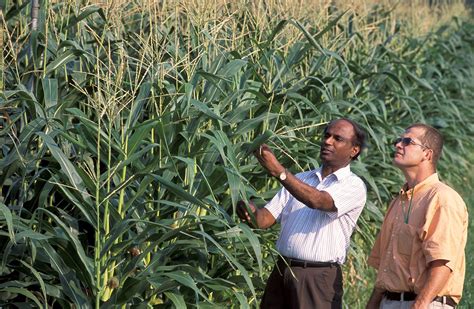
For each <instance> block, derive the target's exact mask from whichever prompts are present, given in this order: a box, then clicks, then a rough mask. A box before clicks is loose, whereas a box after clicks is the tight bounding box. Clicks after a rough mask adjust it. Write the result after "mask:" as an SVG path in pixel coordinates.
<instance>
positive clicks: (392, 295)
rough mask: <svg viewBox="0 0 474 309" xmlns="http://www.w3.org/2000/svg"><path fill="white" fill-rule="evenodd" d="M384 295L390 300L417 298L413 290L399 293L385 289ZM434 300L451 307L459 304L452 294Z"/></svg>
mask: <svg viewBox="0 0 474 309" xmlns="http://www.w3.org/2000/svg"><path fill="white" fill-rule="evenodd" d="M384 295H385V297H386V298H387V299H388V300H398V301H400V300H403V301H410V300H415V298H416V294H415V293H413V292H402V293H397V292H389V291H385V293H384ZM433 301H437V302H440V303H443V304H446V305H449V306H451V307H456V306H457V304H456V302H455V301H454V300H453V299H452V298H451V297H450V296H436V297H435V298H434V299H433Z"/></svg>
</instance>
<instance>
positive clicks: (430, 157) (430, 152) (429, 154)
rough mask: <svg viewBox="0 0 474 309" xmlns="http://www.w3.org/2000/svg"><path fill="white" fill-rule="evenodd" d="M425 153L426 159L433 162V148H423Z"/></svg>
mask: <svg viewBox="0 0 474 309" xmlns="http://www.w3.org/2000/svg"><path fill="white" fill-rule="evenodd" d="M423 153H424V157H423V159H424V160H427V161H429V162H433V149H429V148H427V149H425V150H423Z"/></svg>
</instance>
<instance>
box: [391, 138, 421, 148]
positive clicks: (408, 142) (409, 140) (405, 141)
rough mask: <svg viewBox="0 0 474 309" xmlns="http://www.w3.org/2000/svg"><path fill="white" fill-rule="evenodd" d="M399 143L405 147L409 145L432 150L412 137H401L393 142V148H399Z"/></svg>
mask: <svg viewBox="0 0 474 309" xmlns="http://www.w3.org/2000/svg"><path fill="white" fill-rule="evenodd" d="M398 143H402V145H403V147H405V146H408V145H416V146H420V147H423V148H427V149H430V147H428V146H425V145H423V144H419V143H417V142H415V141H414V140H413V139H412V138H411V137H399V138H397V139H396V140H394V141H393V146H397V144H398Z"/></svg>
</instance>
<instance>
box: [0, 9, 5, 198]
mask: <svg viewBox="0 0 474 309" xmlns="http://www.w3.org/2000/svg"><path fill="white" fill-rule="evenodd" d="M4 32H6V31H4V30H3V8H2V7H0V50H1V51H2V52H1V53H0V91H1V92H3V88H4V87H5V86H4V80H3V78H4V77H3V72H4V71H5V69H4V67H3V66H4V65H5V60H4V58H3V57H4V55H3V50H4V48H3V36H4ZM0 189H1V188H0Z"/></svg>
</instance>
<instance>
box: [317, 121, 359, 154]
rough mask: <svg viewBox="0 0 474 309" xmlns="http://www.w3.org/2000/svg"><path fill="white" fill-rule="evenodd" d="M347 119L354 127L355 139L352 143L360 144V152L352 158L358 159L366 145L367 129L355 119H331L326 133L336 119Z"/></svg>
mask: <svg viewBox="0 0 474 309" xmlns="http://www.w3.org/2000/svg"><path fill="white" fill-rule="evenodd" d="M340 120H343V121H347V122H349V123H350V124H351V125H352V128H353V129H354V139H353V140H352V145H354V146H359V148H360V150H359V152H358V153H357V154H356V155H355V156H354V157H353V158H352V161H354V160H355V159H357V158H358V157H359V155H360V153H361V152H362V149H364V148H365V147H366V134H365V131H364V130H363V129H362V128H361V127H360V126H359V125H358V124H357V123H356V122H355V121H354V120H351V119H349V118H338V119H334V120H331V121H330V122H329V123H328V124H327V125H326V127H325V128H324V133H326V130H327V129H328V128H329V127H330V126H331V125H332V124H333V123H334V122H336V121H340Z"/></svg>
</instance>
